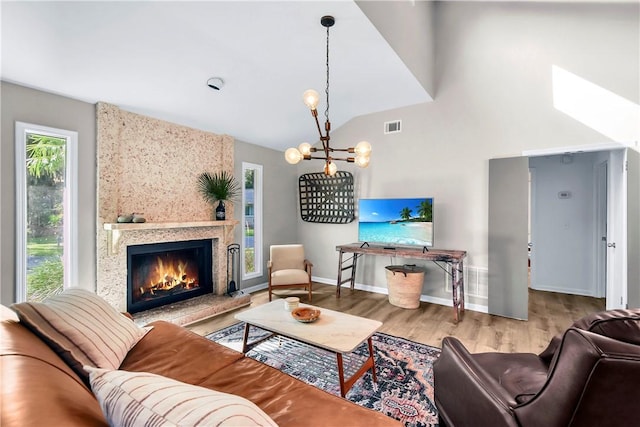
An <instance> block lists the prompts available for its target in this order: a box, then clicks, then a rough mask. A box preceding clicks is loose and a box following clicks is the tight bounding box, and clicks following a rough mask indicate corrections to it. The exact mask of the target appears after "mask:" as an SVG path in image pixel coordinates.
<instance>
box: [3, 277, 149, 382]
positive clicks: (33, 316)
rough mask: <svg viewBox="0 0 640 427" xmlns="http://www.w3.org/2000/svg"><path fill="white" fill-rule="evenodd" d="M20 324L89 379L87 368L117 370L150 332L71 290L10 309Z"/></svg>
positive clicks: (87, 294) (92, 297) (83, 293)
mask: <svg viewBox="0 0 640 427" xmlns="http://www.w3.org/2000/svg"><path fill="white" fill-rule="evenodd" d="M11 308H13V309H14V310H15V311H16V313H17V314H18V317H19V318H20V322H21V323H23V324H24V325H26V326H27V327H28V328H29V329H31V330H32V331H34V332H35V333H36V334H37V335H38V336H40V337H41V338H42V339H43V340H44V341H45V342H46V343H47V344H48V345H49V346H50V347H51V348H53V349H54V350H55V351H56V352H57V353H58V354H59V355H60V356H61V357H62V358H63V359H64V360H65V362H67V363H68V364H69V366H71V368H73V369H74V371H75V372H76V373H77V374H78V375H80V376H81V377H83V378H84V379H88V375H87V373H86V371H85V370H84V369H83V368H82V367H83V366H84V365H88V366H93V367H97V368H106V369H117V368H118V367H119V366H120V364H121V363H122V361H123V360H124V358H125V356H126V355H127V352H128V351H129V349H130V348H131V347H133V346H134V345H135V344H136V343H137V342H138V340H140V338H142V337H143V336H144V335H145V334H146V333H147V331H148V328H140V327H138V326H136V324H135V323H133V322H132V321H131V320H130V319H127V318H126V317H125V316H123V315H122V314H121V313H119V312H118V311H116V310H115V309H114V308H113V307H111V306H110V305H109V304H108V303H107V302H106V301H105V300H103V299H102V298H100V297H99V296H97V295H96V294H94V293H93V292H89V291H86V290H83V289H78V288H71V289H67V290H65V291H64V292H62V293H61V294H58V295H55V296H53V297H50V298H48V299H47V300H46V301H45V302H44V303H37V302H24V303H19V304H13V305H12V306H11Z"/></svg>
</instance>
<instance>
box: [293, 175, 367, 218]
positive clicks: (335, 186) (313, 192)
mask: <svg viewBox="0 0 640 427" xmlns="http://www.w3.org/2000/svg"><path fill="white" fill-rule="evenodd" d="M298 187H299V190H300V216H301V217H302V220H303V221H307V222H320V223H330V224H346V223H349V222H351V221H353V220H354V219H355V207H354V199H353V175H352V174H351V173H349V172H343V171H338V172H336V174H335V175H334V176H328V175H325V174H324V173H307V174H304V175H302V176H300V179H299V180H298Z"/></svg>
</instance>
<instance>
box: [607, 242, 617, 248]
mask: <svg viewBox="0 0 640 427" xmlns="http://www.w3.org/2000/svg"><path fill="white" fill-rule="evenodd" d="M607 247H608V248H615V247H616V244H615V243H607Z"/></svg>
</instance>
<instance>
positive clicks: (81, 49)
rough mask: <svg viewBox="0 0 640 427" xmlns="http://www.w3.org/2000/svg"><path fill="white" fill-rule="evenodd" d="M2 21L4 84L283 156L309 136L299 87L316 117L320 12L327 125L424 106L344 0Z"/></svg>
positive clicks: (81, 6) (216, 4)
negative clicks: (213, 84)
mask: <svg viewBox="0 0 640 427" xmlns="http://www.w3.org/2000/svg"><path fill="white" fill-rule="evenodd" d="M1 15H2V63H1V77H2V80H4V81H7V82H12V83H16V84H20V85H23V86H27V87H32V88H36V89H40V90H43V91H47V92H51V93H55V94H60V95H64V96H68V97H71V98H75V99H79V100H82V101H86V102H90V103H95V102H98V101H104V102H108V103H112V104H115V105H117V106H119V107H120V108H122V109H125V110H128V111H132V112H136V113H140V114H144V115H147V116H151V117H155V118H159V119H163V120H167V121H170V122H174V123H178V124H182V125H185V126H190V127H194V128H198V129H203V130H207V131H211V132H214V133H224V134H229V135H232V136H233V137H235V138H236V139H239V140H242V141H246V142H250V143H254V144H258V145H263V146H267V147H271V148H275V149H280V150H282V149H284V148H286V147H289V146H296V145H298V144H299V143H300V142H302V141H309V142H312V143H313V142H315V141H316V140H317V132H316V129H315V126H314V124H313V122H312V118H311V115H310V113H309V111H308V109H307V108H306V107H305V105H304V104H303V103H302V93H303V92H304V91H305V90H306V89H309V88H314V89H316V90H317V91H318V92H319V93H320V94H321V103H320V105H319V107H318V110H319V111H320V114H321V117H320V118H321V120H324V116H323V115H322V114H323V112H324V109H325V100H324V89H325V83H326V68H325V62H326V58H325V55H326V52H325V48H326V30H325V28H324V27H322V26H321V25H320V17H321V16H323V15H333V16H334V17H335V18H336V24H335V26H334V27H332V28H331V30H330V119H331V122H332V125H333V128H334V129H335V128H337V127H339V126H340V125H342V124H344V123H346V122H347V121H349V120H350V119H352V118H354V117H357V116H360V115H363V114H368V113H372V112H377V111H384V110H388V109H393V108H398V107H402V106H406V105H412V104H417V103H422V102H426V101H429V100H430V99H431V98H430V96H429V94H427V92H426V91H425V89H424V88H423V87H422V86H421V85H420V83H419V82H418V81H417V80H416V78H415V77H414V76H413V75H412V73H411V72H410V71H409V69H408V68H407V67H406V66H405V64H404V63H403V62H402V61H401V60H400V58H399V57H398V55H397V54H396V53H395V52H394V50H393V49H392V48H391V47H390V46H389V44H388V43H387V42H386V41H385V39H384V38H383V37H382V36H381V35H380V33H379V32H378V31H377V30H376V28H375V27H374V25H373V24H372V23H371V22H370V21H369V20H368V19H367V17H366V16H365V14H364V13H363V12H362V11H361V9H360V8H359V7H358V6H357V4H356V3H354V2H351V1H335V2H334V1H295V2H294V1H283V2H272V1H235V2H232V1H200V2H162V1H158V2H155V1H141V2H121V1H117V2H116V1H114V2H3V3H2V10H1ZM211 77H220V78H221V79H223V80H224V85H223V86H222V87H221V89H220V90H218V91H216V90H213V89H211V88H210V87H208V86H207V84H206V83H207V80H208V79H209V78H211Z"/></svg>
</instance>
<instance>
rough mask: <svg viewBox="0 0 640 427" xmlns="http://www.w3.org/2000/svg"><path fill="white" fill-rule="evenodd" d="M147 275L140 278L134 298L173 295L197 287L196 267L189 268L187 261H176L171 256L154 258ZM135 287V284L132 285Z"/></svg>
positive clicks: (143, 298) (145, 298) (146, 298)
mask: <svg viewBox="0 0 640 427" xmlns="http://www.w3.org/2000/svg"><path fill="white" fill-rule="evenodd" d="M150 270H151V271H150V272H149V274H148V277H147V278H145V279H143V280H142V283H141V285H140V286H139V288H138V292H137V295H134V298H135V299H136V300H138V301H139V300H143V301H144V300H149V299H153V298H157V297H161V296H166V295H173V294H175V293H178V292H182V291H185V290H189V289H194V288H197V287H199V286H200V285H199V283H198V269H197V267H194V268H192V269H189V262H185V261H179V260H178V261H176V260H172V259H171V258H170V259H168V260H166V262H165V260H163V259H162V258H160V257H157V258H156V262H155V265H154V266H152V268H151V269H150ZM134 287H135V285H134Z"/></svg>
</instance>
